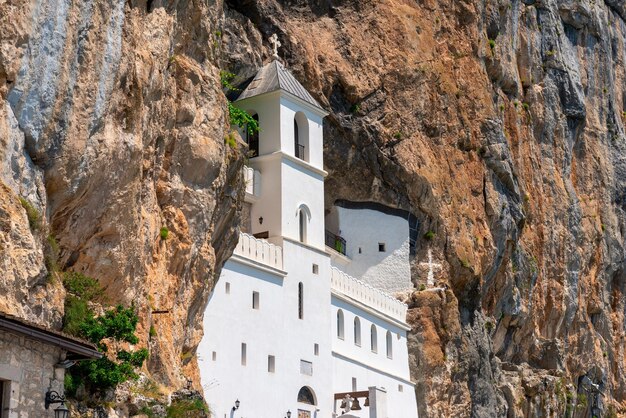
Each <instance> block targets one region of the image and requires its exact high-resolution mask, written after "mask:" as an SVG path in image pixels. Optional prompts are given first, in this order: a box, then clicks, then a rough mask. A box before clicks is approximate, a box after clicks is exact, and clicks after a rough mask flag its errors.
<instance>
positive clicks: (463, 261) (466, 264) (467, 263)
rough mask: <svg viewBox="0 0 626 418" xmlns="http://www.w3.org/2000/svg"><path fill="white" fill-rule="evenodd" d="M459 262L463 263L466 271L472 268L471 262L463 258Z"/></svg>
mask: <svg viewBox="0 0 626 418" xmlns="http://www.w3.org/2000/svg"><path fill="white" fill-rule="evenodd" d="M459 261H460V262H461V265H462V266H463V267H465V268H466V269H468V268H470V266H471V265H470V262H469V261H467V259H465V258H461V259H459Z"/></svg>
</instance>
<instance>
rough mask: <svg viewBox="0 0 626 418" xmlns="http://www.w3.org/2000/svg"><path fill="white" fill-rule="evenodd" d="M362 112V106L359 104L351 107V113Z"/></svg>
mask: <svg viewBox="0 0 626 418" xmlns="http://www.w3.org/2000/svg"><path fill="white" fill-rule="evenodd" d="M360 110H361V106H360V105H359V104H358V103H355V104H353V105H352V106H351V107H350V113H359V111H360Z"/></svg>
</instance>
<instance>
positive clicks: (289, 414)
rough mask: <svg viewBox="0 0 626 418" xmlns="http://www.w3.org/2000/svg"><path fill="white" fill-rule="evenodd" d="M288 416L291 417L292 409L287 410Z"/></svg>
mask: <svg viewBox="0 0 626 418" xmlns="http://www.w3.org/2000/svg"><path fill="white" fill-rule="evenodd" d="M287 418H291V410H289V411H287Z"/></svg>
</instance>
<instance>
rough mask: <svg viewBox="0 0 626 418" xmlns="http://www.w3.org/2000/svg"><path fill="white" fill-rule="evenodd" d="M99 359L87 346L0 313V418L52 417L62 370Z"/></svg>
mask: <svg viewBox="0 0 626 418" xmlns="http://www.w3.org/2000/svg"><path fill="white" fill-rule="evenodd" d="M100 357H102V354H101V353H100V352H98V351H97V349H96V347H95V346H94V345H93V344H91V343H89V342H86V341H83V340H81V339H78V338H75V337H72V336H69V335H66V334H64V333H62V332H58V331H54V330H50V329H48V328H45V327H42V326H41V325H38V324H35V323H32V322H29V321H25V320H23V319H20V318H17V317H15V316H12V315H9V314H6V313H3V312H0V418H42V417H50V418H52V417H55V410H56V409H57V408H60V407H61V408H62V407H63V406H62V404H61V402H58V401H60V400H61V399H63V382H64V378H65V370H66V369H67V368H68V367H71V366H72V365H73V364H74V363H75V362H77V361H80V360H87V359H97V358H100ZM46 398H48V401H53V402H52V404H50V405H48V406H49V408H46ZM55 401H57V402H55Z"/></svg>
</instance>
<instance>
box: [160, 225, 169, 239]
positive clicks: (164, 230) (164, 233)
mask: <svg viewBox="0 0 626 418" xmlns="http://www.w3.org/2000/svg"><path fill="white" fill-rule="evenodd" d="M169 235H170V230H169V229H167V228H166V227H164V226H163V227H161V230H160V231H159V236H160V237H161V239H162V240H166V239H167V237H169Z"/></svg>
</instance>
